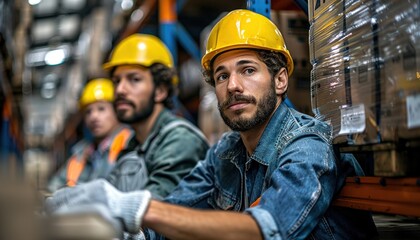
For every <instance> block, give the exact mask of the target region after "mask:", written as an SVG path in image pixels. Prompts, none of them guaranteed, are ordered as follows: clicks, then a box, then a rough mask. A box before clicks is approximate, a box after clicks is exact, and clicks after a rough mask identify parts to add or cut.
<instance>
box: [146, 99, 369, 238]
mask: <svg viewBox="0 0 420 240" xmlns="http://www.w3.org/2000/svg"><path fill="white" fill-rule="evenodd" d="M331 140H332V134H331V127H330V126H329V125H327V124H326V123H324V122H321V121H319V120H316V119H314V118H312V117H310V116H307V115H304V114H301V113H299V112H296V111H295V110H293V109H290V108H288V107H287V106H286V105H285V104H281V105H280V106H279V108H278V109H277V110H276V112H275V113H274V115H273V116H272V118H271V120H270V122H269V124H268V125H267V127H266V129H265V131H264V133H263V135H262V136H261V139H260V141H259V143H258V145H257V147H256V149H255V151H254V153H252V155H251V156H249V157H248V156H247V154H246V150H245V147H244V145H243V142H242V141H241V138H240V135H239V133H237V132H230V133H227V134H225V135H224V136H223V137H222V139H221V140H220V141H219V142H218V143H217V144H216V145H214V146H213V147H212V148H211V149H210V150H209V151H208V153H207V156H206V159H205V160H204V161H201V162H200V163H199V164H198V165H197V166H196V168H195V169H194V170H193V171H192V172H191V174H189V175H188V176H187V177H186V178H184V179H183V180H182V181H181V183H180V184H179V185H178V187H177V188H176V189H175V190H174V191H173V192H172V193H171V194H170V195H169V196H168V197H167V198H166V199H165V200H166V201H167V202H170V203H174V204H179V205H184V206H188V207H193V208H200V209H218V210H228V211H238V212H243V211H244V212H246V213H248V214H250V215H251V216H252V217H253V218H254V219H255V221H256V222H257V224H258V225H259V227H260V229H261V233H262V235H263V238H264V239H322V240H325V239H371V238H372V237H373V236H376V234H377V232H376V227H375V225H374V223H373V220H372V218H371V215H370V213H369V212H364V211H358V210H354V209H346V208H339V207H334V206H332V205H331V204H330V203H331V201H332V200H333V199H334V196H335V194H337V192H338V191H339V190H340V189H341V187H342V186H343V184H344V180H345V177H347V176H350V175H356V174H359V175H360V174H362V171H361V168H360V166H359V165H358V164H357V162H356V160H355V159H354V158H353V156H352V155H348V154H346V155H344V154H343V155H342V156H341V157H339V158H336V156H337V155H336V153H335V151H334V149H333V146H332V144H331ZM259 197H261V200H260V202H259V204H258V205H257V206H255V207H250V205H251V204H252V203H253V202H254V201H256V200H257V199H258V198H259ZM144 233H145V235H146V237H147V238H149V239H158V238H161V236H158V235H156V233H155V232H153V231H151V230H146V231H145V232H144Z"/></svg>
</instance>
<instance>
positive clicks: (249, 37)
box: [201, 9, 293, 76]
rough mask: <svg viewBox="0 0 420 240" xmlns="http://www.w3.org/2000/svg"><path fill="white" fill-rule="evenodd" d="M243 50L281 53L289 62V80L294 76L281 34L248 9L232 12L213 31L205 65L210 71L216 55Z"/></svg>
mask: <svg viewBox="0 0 420 240" xmlns="http://www.w3.org/2000/svg"><path fill="white" fill-rule="evenodd" d="M241 48H253V49H264V50H271V51H277V52H281V53H282V54H283V55H284V56H285V58H286V61H287V71H288V74H289V76H290V75H291V74H292V72H293V59H292V56H291V55H290V53H289V50H287V47H286V44H285V42H284V39H283V36H282V35H281V32H280V30H279V29H278V28H277V27H276V25H275V24H274V23H273V22H271V21H270V20H269V19H268V18H267V17H265V16H263V15H260V14H258V13H255V12H253V11H250V10H245V9H240V10H234V11H231V12H230V13H228V14H227V15H226V16H224V17H223V18H222V19H220V21H219V22H217V23H216V25H215V26H214V27H213V28H212V30H211V31H210V34H209V38H208V41H207V46H206V53H205V54H204V56H203V58H202V59H201V64H202V66H203V68H204V69H205V70H206V71H209V70H210V64H211V63H212V60H213V59H214V57H215V56H216V55H218V54H219V53H222V52H225V51H229V50H233V49H241Z"/></svg>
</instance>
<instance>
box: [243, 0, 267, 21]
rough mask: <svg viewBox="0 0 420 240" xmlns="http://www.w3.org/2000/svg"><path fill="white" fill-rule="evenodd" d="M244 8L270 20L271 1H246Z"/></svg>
mask: <svg viewBox="0 0 420 240" xmlns="http://www.w3.org/2000/svg"><path fill="white" fill-rule="evenodd" d="M246 7H247V8H248V9H249V10H251V11H253V12H256V13H259V14H261V15H264V16H266V17H267V18H270V11H271V1H270V0H247V1H246Z"/></svg>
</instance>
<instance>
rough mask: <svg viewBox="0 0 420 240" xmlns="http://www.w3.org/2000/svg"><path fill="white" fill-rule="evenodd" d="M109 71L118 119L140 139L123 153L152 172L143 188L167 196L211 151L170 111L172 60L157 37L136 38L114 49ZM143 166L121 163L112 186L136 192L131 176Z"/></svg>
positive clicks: (174, 81) (174, 79)
mask: <svg viewBox="0 0 420 240" xmlns="http://www.w3.org/2000/svg"><path fill="white" fill-rule="evenodd" d="M104 69H105V70H108V71H110V74H111V78H112V81H113V83H114V87H115V101H114V108H115V110H116V113H117V117H118V119H119V120H120V121H121V122H123V123H127V124H129V125H130V126H131V127H132V128H133V129H134V130H135V134H136V135H135V138H133V139H132V141H130V143H129V146H128V149H127V151H124V153H126V154H131V155H136V154H137V156H138V157H139V158H140V159H143V161H144V162H145V163H146V167H147V173H148V179H147V182H146V183H145V184H144V186H143V187H144V188H145V189H147V190H149V191H150V192H151V193H152V194H153V195H154V196H155V197H157V198H161V197H164V196H166V195H167V194H168V193H170V192H171V191H172V190H173V188H174V187H175V186H176V185H178V183H179V181H180V180H181V179H182V178H183V177H184V176H185V175H187V174H188V173H189V172H190V171H191V169H192V168H193V167H194V166H195V165H196V164H197V162H198V161H199V160H201V159H203V158H204V157H205V154H206V152H207V149H208V143H207V140H206V138H205V137H204V135H203V134H202V133H201V131H200V130H199V129H198V128H196V127H195V126H194V125H192V124H191V123H190V122H188V121H187V120H185V119H183V118H180V117H177V116H175V115H174V114H173V113H172V112H171V111H170V108H171V107H172V101H171V100H172V99H173V95H174V93H175V92H176V86H177V81H178V78H177V76H176V73H175V70H174V65H173V60H172V55H171V53H170V52H169V50H168V48H167V47H166V46H165V45H164V44H163V42H161V41H160V40H159V39H158V38H157V37H155V36H153V35H146V34H134V35H131V36H129V37H127V38H126V39H124V40H123V41H121V42H120V43H119V44H118V45H117V46H116V47H115V49H114V50H113V52H112V53H111V57H110V60H109V62H107V63H105V64H104ZM138 164H141V162H137V164H136V162H135V161H131V162H127V163H124V162H121V163H120V161H118V164H117V166H116V167H115V169H114V171H113V172H112V173H111V175H110V177H109V178H108V180H109V182H111V183H112V184H113V185H114V186H117V188H118V189H120V190H122V191H132V190H133V188H132V187H130V185H131V184H132V181H130V180H129V176H130V175H131V174H135V173H136V172H137V171H138V169H139V167H137V165H138ZM127 176H128V177H127Z"/></svg>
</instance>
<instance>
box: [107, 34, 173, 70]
mask: <svg viewBox="0 0 420 240" xmlns="http://www.w3.org/2000/svg"><path fill="white" fill-rule="evenodd" d="M153 63H161V64H163V65H165V66H167V67H169V68H172V67H173V65H174V63H173V59H172V55H171V52H170V51H169V49H168V48H167V47H166V46H165V44H164V43H163V42H162V41H161V40H160V39H159V38H157V37H156V36H153V35H148V34H139V33H136V34H133V35H130V36H128V37H127V38H125V39H123V40H122V41H121V42H120V43H118V45H117V46H116V47H115V49H114V50H113V52H112V53H111V58H110V60H109V62H107V63H105V64H104V65H103V68H104V69H105V70H110V69H112V68H114V67H116V66H120V65H132V64H138V65H141V66H144V67H150V66H151V65H152V64H153Z"/></svg>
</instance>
